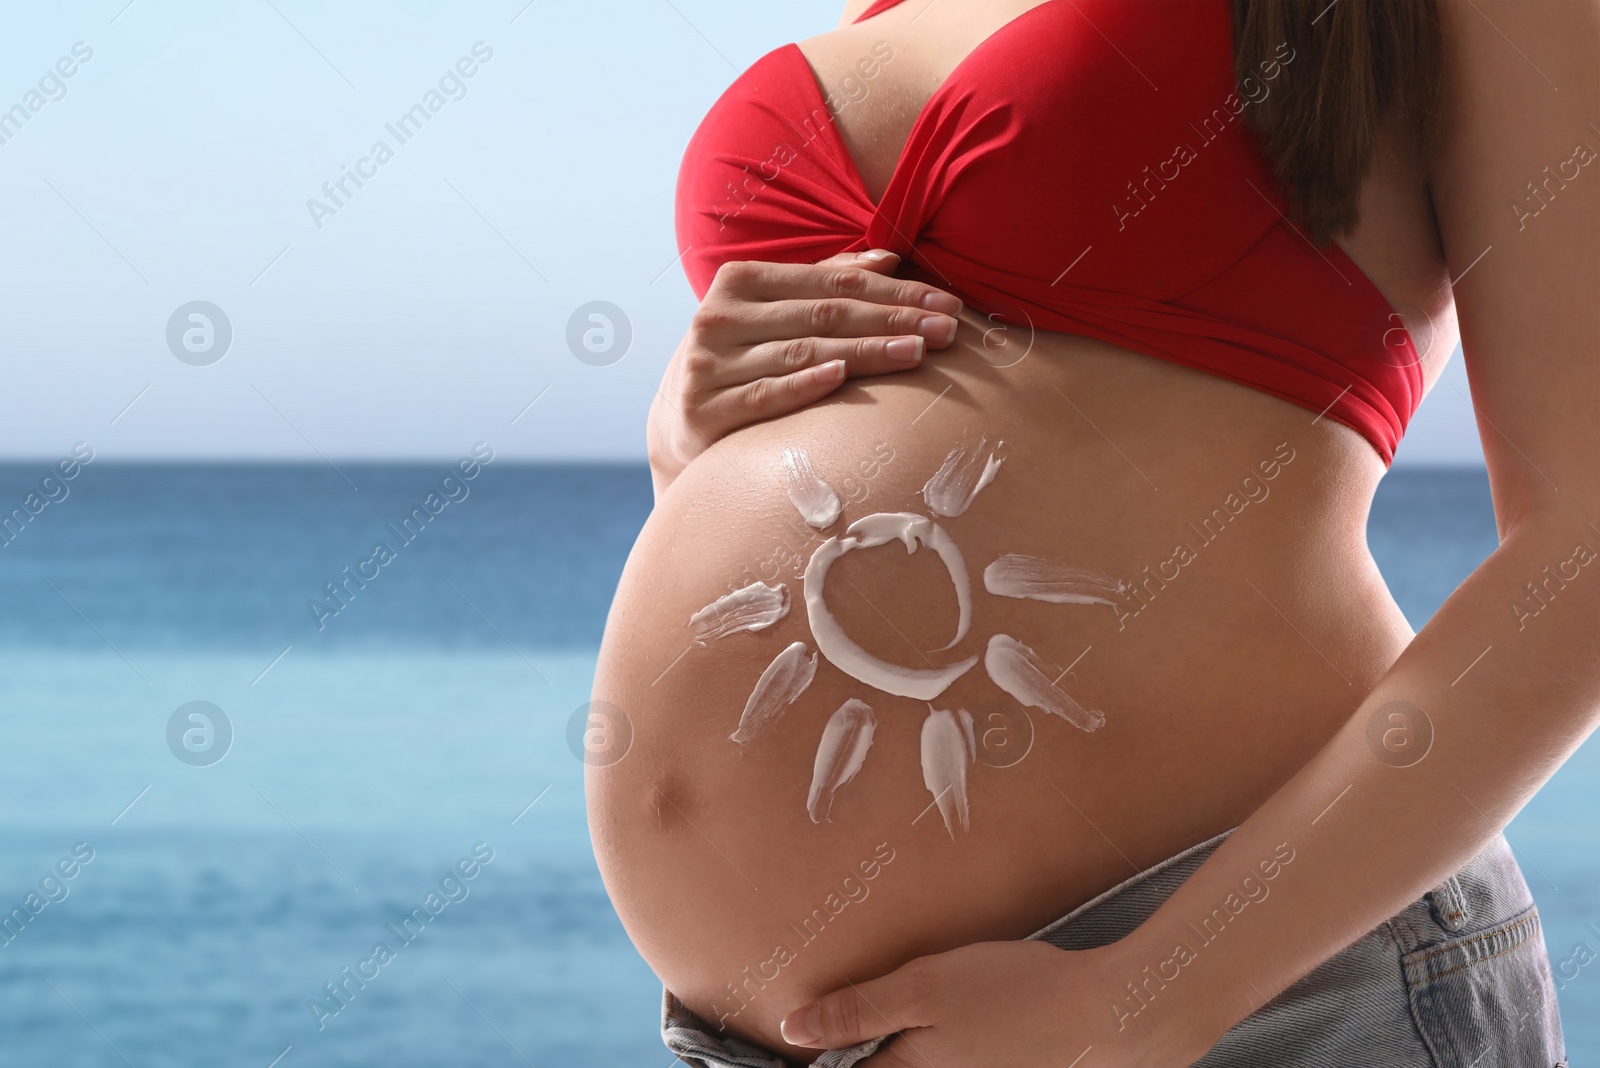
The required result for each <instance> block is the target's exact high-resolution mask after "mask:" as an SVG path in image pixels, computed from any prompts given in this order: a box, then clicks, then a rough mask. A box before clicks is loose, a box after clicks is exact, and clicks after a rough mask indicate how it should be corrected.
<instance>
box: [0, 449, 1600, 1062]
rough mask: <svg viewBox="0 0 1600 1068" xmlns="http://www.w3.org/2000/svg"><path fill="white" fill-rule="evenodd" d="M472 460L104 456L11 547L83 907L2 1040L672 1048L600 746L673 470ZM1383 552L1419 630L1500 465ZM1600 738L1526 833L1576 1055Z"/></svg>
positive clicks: (57, 1046) (5, 558) (1591, 1038)
mask: <svg viewBox="0 0 1600 1068" xmlns="http://www.w3.org/2000/svg"><path fill="white" fill-rule="evenodd" d="M452 466H453V465H451V464H447V463H439V464H421V465H383V466H372V465H368V466H362V465H345V464H340V465H339V468H338V469H334V468H332V467H329V466H326V465H319V466H277V465H231V466H220V465H213V466H206V465H194V466H177V465H149V466H145V465H123V466H118V465H112V464H107V463H102V462H98V461H97V462H95V463H93V464H91V465H89V466H88V467H86V468H84V469H83V471H82V472H81V473H80V475H79V477H77V478H76V479H74V480H72V482H71V483H69V484H68V488H69V491H70V492H69V493H68V494H67V496H66V497H65V498H63V499H60V500H58V501H55V502H53V503H50V504H49V505H48V507H46V508H45V509H44V510H43V511H41V512H40V513H39V514H38V515H37V516H35V517H34V518H33V519H32V520H31V521H30V522H29V523H28V524H27V525H26V526H25V527H23V528H22V530H21V532H20V533H16V534H14V535H13V537H12V540H11V541H10V542H9V544H7V545H6V546H5V547H4V548H0V604H3V605H4V608H5V610H4V612H3V613H0V754H3V761H0V908H3V910H4V911H5V912H9V911H10V909H11V908H13V907H16V906H17V905H20V904H21V903H22V902H23V900H24V898H25V897H26V896H27V895H28V894H29V893H30V891H32V892H38V893H40V894H41V897H40V900H44V899H46V897H52V898H55V900H50V901H49V902H48V903H47V904H46V905H45V907H44V908H43V910H42V911H40V912H39V914H38V915H37V916H35V917H33V919H32V920H31V921H30V922H29V923H28V924H27V925H26V926H25V927H23V928H22V929H21V930H20V932H19V933H16V934H15V935H13V936H11V940H10V942H9V943H8V944H4V945H0V1064H8V1065H9V1064H18V1065H22V1064H28V1065H33V1064H51V1065H56V1066H61V1068H78V1066H85V1068H87V1066H91V1065H93V1066H100V1065H121V1064H132V1065H136V1066H138V1068H201V1066H205V1068H210V1066H215V1065H254V1066H259V1068H269V1066H271V1065H273V1064H274V1062H276V1065H277V1066H278V1068H298V1066H302V1065H327V1066H345V1065H348V1066H370V1065H384V1066H386V1068H412V1066H415V1068H424V1066H426V1068H439V1066H444V1065H449V1066H452V1068H456V1066H473V1065H485V1066H493V1065H521V1064H533V1065H541V1066H542V1065H546V1064H574V1063H576V1064H585V1065H595V1066H612V1065H615V1066H619V1068H620V1066H628V1068H640V1066H643V1068H650V1066H651V1065H659V1066H660V1068H666V1066H667V1065H668V1064H670V1063H671V1061H672V1058H671V1057H670V1055H668V1054H667V1053H666V1051H665V1049H664V1048H663V1047H662V1046H661V1043H660V1039H659V1038H658V1037H657V1022H658V1014H659V1001H660V987H659V985H658V984H657V983H656V982H655V980H654V979H653V977H652V976H651V974H650V972H649V970H648V969H647V968H646V967H645V965H644V964H643V962H642V961H641V960H640V959H639V957H638V955H637V954H636V953H635V952H634V951H633V949H632V947H631V946H630V945H629V943H628V941H627V938H626V936H625V935H624V933H623V931H622V928H621V925H620V924H619V923H618V921H617V918H616V916H615V914H614V913H613V912H612V910H611V907H610V905H609V903H608V902H607V900H606V897H605V893H604V889H603V887H602V886H601V883H600V879H599V876H598V873H597V872H596V870H595V865H594V861H593V858H592V856H591V854H590V851H589V845H588V837H587V832H586V829H585V825H584V816H583V796H582V764H581V762H580V760H579V759H578V758H577V757H576V756H575V755H574V752H573V750H572V748H571V742H570V741H569V725H570V723H571V722H572V719H573V717H574V715H581V712H580V708H581V706H582V705H583V703H584V702H585V701H586V700H587V696H588V688H589V683H590V680H591V677H592V674H593V670H594V657H595V649H596V647H597V645H598V642H599V638H600V633H601V628H602V626H603V623H604V618H605V612H606V608H607V606H608V604H609V601H610V596H611V592H612V590H613V589H614V587H615V583H616V579H617V576H618V574H619V572H620V570H621V566H622V562H623V560H624V558H625V556H626V554H627V550H628V547H629V546H630V544H631V543H632V539H633V536H634V534H635V533H636V532H637V530H638V528H639V526H640V524H641V523H642V522H643V520H644V517H645V516H646V514H647V513H648V511H649V507H650V485H649V478H648V475H647V473H646V472H645V471H644V470H643V469H642V468H636V467H603V466H601V467H589V466H585V467H577V466H568V467H552V466H517V465H512V464H509V463H504V462H499V461H497V462H494V463H491V464H490V465H488V466H486V467H484V468H483V469H482V470H481V472H479V474H478V477H476V478H474V479H472V480H471V481H469V482H464V483H461V484H460V486H464V487H465V493H464V495H463V492H462V489H460V488H456V489H453V490H451V491H450V495H448V496H447V495H446V494H445V493H444V492H443V491H442V490H441V489H440V483H441V480H442V479H443V478H444V476H445V475H447V474H449V472H450V469H451V467H452ZM47 471H48V465H45V464H42V463H41V464H38V465H30V464H18V465H7V466H4V467H0V512H4V511H9V510H10V509H11V508H12V507H15V506H19V505H20V504H21V503H22V501H23V500H24V498H25V497H26V495H27V493H28V492H29V491H30V488H31V487H34V486H36V485H37V482H38V479H39V478H40V477H41V476H43V475H44V474H46V473H47ZM452 485H456V484H452ZM430 493H433V494H435V500H434V502H433V503H432V504H431V505H430V504H429V503H428V502H427V498H428V495H429V494H430ZM456 497H458V498H459V499H452V498H456ZM441 501H442V502H443V506H442V507H439V502H441ZM418 508H421V509H422V512H423V514H424V516H425V518H417V514H418V513H417V509H418ZM435 508H437V511H436V513H435V511H434V509H435ZM406 517H411V521H410V525H409V526H408V525H407V524H406V523H405V522H404V520H405V518H406ZM1371 543H1372V547H1373V552H1374V554H1375V555H1376V556H1377V558H1378V561H1379V563H1380V565H1381V566H1382V568H1383V570H1384V573H1385V575H1386V576H1387V577H1388V578H1389V580H1390V582H1391V584H1392V586H1393V588H1394V590H1395V593H1396V597H1397V599H1398V600H1399V601H1400V604H1401V606H1402V608H1403V609H1404V610H1405V611H1406V614H1407V616H1408V617H1409V618H1410V620H1411V622H1412V624H1413V626H1417V627H1420V626H1421V625H1422V624H1423V623H1424V622H1425V621H1426V620H1427V618H1428V616H1429V615H1430V614H1431V613H1432V612H1433V611H1434V609H1435V608H1437V606H1438V604H1439V603H1440V602H1441V601H1442V600H1443V599H1444V598H1445V597H1446V596H1447V595H1448V594H1449V592H1450V590H1451V589H1453V588H1454V586H1455V585H1456V584H1457V583H1458V582H1459V581H1460V580H1461V579H1462V578H1463V577H1465V575H1466V574H1467V573H1468V572H1470V570H1471V569H1472V568H1473V567H1474V566H1476V564H1477V563H1478V562H1479V561H1481V560H1482V559H1483V557H1484V556H1485V555H1487V553H1488V552H1490V551H1491V550H1492V549H1493V547H1494V544H1495V534H1494V525H1493V520H1492V516H1491V514H1490V512H1489V503H1488V491H1487V484H1486V482H1485V480H1484V477H1483V475H1482V473H1481V472H1474V471H1428V472H1408V471H1404V470H1402V471H1396V472H1393V473H1392V474H1391V475H1390V476H1389V478H1388V479H1386V480H1385V482H1384V484H1383V487H1382V489H1381V490H1380V493H1379V497H1378V501H1377V503H1376V505H1375V507H1374V512H1373V518H1372V525H1371ZM379 544H383V545H385V546H387V548H388V549H389V553H388V554H387V559H386V562H384V563H381V564H373V563H368V561H372V560H374V550H375V548H376V547H377V546H378V545H379ZM352 574H353V575H356V576H357V578H359V579H361V581H360V582H356V581H351V580H350V579H349V576H350V575H352ZM374 575H375V577H366V578H362V576H374ZM329 583H332V584H333V585H334V588H335V590H336V591H337V593H331V592H330V591H329V589H328V584H329ZM313 604H315V605H318V606H320V607H319V608H313V607H312V605H313ZM194 701H204V702H208V703H209V704H210V705H211V706H214V707H215V709H216V710H219V711H220V714H221V718H222V719H224V720H225V723H222V722H212V723H211V726H210V728H209V729H210V736H209V741H210V743H211V745H212V746H213V748H212V749H210V750H206V749H204V748H203V746H204V743H206V741H207V738H206V737H204V736H202V735H204V734H205V730H206V728H204V727H202V726H199V725H197V723H196V722H195V721H190V720H188V719H186V718H184V719H181V721H180V727H181V728H183V729H182V730H179V731H178V733H177V741H176V742H175V743H174V742H171V741H169V724H170V721H171V720H172V719H173V717H174V713H175V712H177V710H178V709H179V708H180V707H181V706H185V705H187V704H188V703H189V702H194ZM196 707H202V708H203V707H204V706H196ZM1508 714H1514V710H1508ZM207 715H208V717H209V718H210V719H212V720H216V719H217V718H218V717H216V716H213V715H211V714H210V713H207ZM224 728H225V729H226V732H229V733H231V739H230V740H228V741H227V750H226V756H225V757H224V758H223V759H221V760H220V761H216V762H214V763H207V761H208V760H209V758H210V757H211V756H213V755H214V754H215V753H216V751H217V750H216V747H217V746H218V745H220V744H221V736H222V734H223V733H224ZM189 730H201V732H202V735H197V736H191V739H190V741H191V743H193V744H195V745H198V746H201V748H200V749H199V750H191V749H189V748H186V747H185V744H184V742H183V740H182V735H183V734H184V733H185V732H186V731H189ZM176 752H182V753H187V754H189V760H190V761H191V762H189V763H186V762H184V760H181V759H180V758H179V757H178V756H177V755H175V753H176ZM1595 763H1596V758H1595V757H1594V755H1593V750H1592V747H1586V748H1585V750H1583V751H1580V753H1579V754H1578V756H1577V757H1576V758H1574V760H1573V761H1572V763H1571V764H1570V765H1569V766H1568V767H1567V768H1566V769H1565V770H1563V771H1562V772H1561V774H1560V775H1559V776H1558V777H1557V779H1556V780H1555V781H1554V782H1552V783H1551V784H1550V786H1548V787H1547V788H1546V789H1545V790H1544V791H1543V793H1541V795H1540V796H1539V798H1537V799H1536V800H1535V801H1534V802H1533V804H1531V805H1530V806H1529V807H1528V808H1527V809H1526V810H1525V811H1524V812H1523V813H1522V814H1521V815H1520V816H1519V817H1518V819H1517V821H1516V823H1515V824H1514V825H1513V827H1512V830H1511V832H1510V837H1511V839H1512V841H1513V844H1514V845H1515V846H1516V847H1517V849H1518V851H1519V855H1520V857H1521V860H1522V864H1523V867H1524V870H1525V871H1526V872H1527V875H1528V879H1529V882H1530V884H1531V885H1532V887H1533V890H1534V893H1535V895H1536V897H1537V898H1538V901H1539V904H1540V906H1541V909H1542V911H1543V914H1544V918H1545V923H1546V940H1547V942H1548V944H1549V947H1550V950H1551V955H1552V957H1553V958H1554V960H1555V962H1556V963H1557V965H1558V968H1560V966H1561V965H1563V964H1565V967H1564V968H1561V971H1562V974H1563V976H1564V979H1565V986H1564V988H1563V990H1562V993H1561V996H1562V1001H1563V1009H1564V1013H1565V1022H1566V1025H1567V1030H1568V1037H1569V1043H1570V1046H1571V1053H1572V1055H1573V1060H1574V1062H1576V1063H1582V1062H1583V1061H1584V1060H1585V1057H1584V1054H1585V1053H1586V1052H1594V1051H1600V1030H1597V1029H1596V1028H1595V1025H1594V1024H1592V1023H1590V1021H1591V1020H1594V1019H1596V1018H1600V892H1597V890H1596V887H1597V886H1600V879H1597V876H1600V863H1596V859H1595V858H1596V848H1595V847H1596V844H1597V843H1600V832H1597V831H1596V830H1595V828H1594V826H1593V819H1592V815H1591V814H1592V812H1593V810H1594V805H1595V801H1596V799H1597V796H1600V790H1597V788H1596V778H1595ZM80 843H82V845H81V846H80ZM75 847H78V848H79V850H80V855H82V854H83V853H85V852H86V851H89V850H92V854H93V859H92V860H89V861H88V862H87V863H76V862H73V863H69V864H68V865H67V866H66V867H67V868H68V869H70V870H73V872H74V874H73V875H72V877H71V878H70V879H69V878H64V877H62V876H61V874H60V869H58V868H57V865H58V863H60V862H61V861H62V860H63V858H68V859H69V860H70V858H72V856H73V850H74V848H75ZM485 856H488V857H491V858H492V859H488V860H487V862H486V863H485V862H482V861H481V860H479V859H477V858H481V857H485ZM463 861H466V864H465V868H466V870H471V871H472V872H473V875H472V877H471V878H466V877H464V875H463V874H462V871H463V868H462V867H461V865H462V863H463ZM41 886H43V887H44V889H45V890H48V894H46V893H45V892H44V890H41ZM430 894H431V895H433V896H432V897H431V898H430ZM434 910H437V911H434ZM1580 943H1581V944H1583V945H1584V946H1586V947H1587V950H1588V952H1577V949H1578V946H1579V944H1580ZM380 944H382V945H383V946H385V947H386V948H387V953H386V955H385V956H384V959H383V960H382V961H381V962H379V961H377V959H376V957H375V952H374V951H375V948H376V947H377V946H378V945H380ZM1591 957H1592V959H1593V961H1594V963H1592V964H1591V963H1588V961H1589V960H1590V959H1591ZM1580 961H1582V962H1583V963H1579V962H1580ZM352 975H353V976H355V977H356V978H355V979H352V978H351V976H352ZM363 976H365V977H366V978H363ZM330 987H331V988H332V993H330Z"/></svg>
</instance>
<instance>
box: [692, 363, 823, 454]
mask: <svg viewBox="0 0 1600 1068" xmlns="http://www.w3.org/2000/svg"><path fill="white" fill-rule="evenodd" d="M847 372H848V368H847V367H846V365H845V361H843V360H829V361H827V362H826V363H822V364H820V365H818V366H816V367H807V368H805V369H804V370H801V371H795V372H793V373H792V374H786V375H773V376H769V377H766V378H758V379H756V380H755V381H753V382H747V383H745V384H744V385H741V386H732V387H730V388H728V389H724V390H722V391H721V392H719V393H717V394H716V395H715V396H713V397H712V398H711V399H710V400H708V401H706V402H705V404H703V405H702V406H701V418H702V419H703V420H706V421H709V422H710V423H711V424H712V426H713V427H714V428H715V430H716V433H717V435H718V436H721V435H722V434H726V433H730V432H731V431H733V430H736V429H738V428H739V427H742V426H748V425H749V424H751V423H755V422H759V421H760V420H762V419H772V418H774V417H775V416H779V415H786V414H788V413H789V412H792V411H796V410H797V409H800V408H804V407H805V406H806V405H808V404H815V403H816V402H817V401H819V400H821V399H822V398H823V397H826V396H827V395H828V394H830V393H832V392H833V391H834V390H836V389H838V388H839V383H841V382H843V381H844V380H845V377H846V374H847Z"/></svg>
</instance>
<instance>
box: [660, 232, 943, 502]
mask: <svg viewBox="0 0 1600 1068" xmlns="http://www.w3.org/2000/svg"><path fill="white" fill-rule="evenodd" d="M899 263H900V258H899V257H898V256H896V255H895V254H894V253H892V252H886V251H883V250H881V249H871V250H868V251H865V252H852V253H845V254H843V255H839V256H835V257H833V258H832V259H827V260H823V261H822V262H821V263H728V264H724V265H723V267H722V269H721V270H719V271H718V272H717V277H716V280H715V281H713V282H712V283H711V288H710V290H708V291H707V293H706V297H705V300H704V301H702V302H701V304H700V308H699V310H698V311H696V312H695V315H694V319H693V321H692V322H691V323H690V325H689V332H688V333H687V334H685V335H684V338H683V342H682V343H681V344H680V345H679V346H678V350H677V352H675V353H673V355H672V361H671V362H670V363H669V364H668V365H667V373H666V375H665V376H664V377H663V379H662V382H661V388H660V389H659V390H657V393H656V399H655V400H654V401H653V402H652V403H651V405H650V421H649V424H648V426H647V428H646V442H647V445H648V449H649V455H650V470H651V473H652V475H653V477H654V479H655V484H656V493H657V494H658V495H659V494H660V493H661V491H662V490H664V489H665V488H666V487H667V485H668V484H669V483H671V481H672V480H673V479H674V478H676V477H677V476H678V474H679V472H681V471H682V470H683V469H684V468H685V467H686V466H688V464H689V461H691V460H693V459H694V458H695V457H696V456H698V455H700V454H701V453H702V452H704V451H705V450H706V449H708V448H710V447H711V445H712V443H714V442H715V441H717V440H718V439H719V438H722V437H724V436H726V435H727V434H730V433H732V432H733V431H735V430H737V429H739V428H740V427H742V426H746V425H748V424H750V423H754V422H758V421H760V420H762V419H770V418H772V417H773V416H777V415H783V414H784V413H786V412H792V411H794V410H795V409H797V408H804V407H805V406H806V405H808V404H813V403H815V402H816V401H819V400H821V399H822V398H823V397H825V396H827V395H828V394H829V393H831V392H833V391H834V390H835V389H837V388H838V386H839V384H840V383H841V382H843V381H844V380H845V378H847V377H850V376H859V375H881V374H888V373H890V372H893V371H904V370H908V369H910V368H912V367H916V366H918V365H919V364H920V363H921V362H922V357H923V354H924V353H925V351H926V350H927V349H929V348H933V349H942V348H945V347H947V346H949V345H950V343H951V342H952V341H954V340H955V334H956V319H955V316H956V314H957V313H958V312H960V311H961V301H960V299H958V298H957V297H955V296H953V295H951V294H949V293H946V292H944V291H942V290H939V289H936V288H934V287H933V286H929V285H924V284H923V283H921V282H912V281H908V280H905V279H900V278H894V277H890V272H891V271H893V270H894V269H895V267H897V266H898V265H899Z"/></svg>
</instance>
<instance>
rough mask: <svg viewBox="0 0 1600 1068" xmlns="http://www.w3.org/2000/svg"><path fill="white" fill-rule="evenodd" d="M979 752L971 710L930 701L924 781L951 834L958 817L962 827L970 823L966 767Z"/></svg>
mask: <svg viewBox="0 0 1600 1068" xmlns="http://www.w3.org/2000/svg"><path fill="white" fill-rule="evenodd" d="M957 715H959V716H960V718H959V719H957V718H956V717H957ZM976 755H977V746H976V745H975V744H974V743H973V734H972V713H970V712H968V711H967V710H966V709H960V710H959V712H947V711H944V710H943V709H937V708H934V707H933V706H932V705H929V706H928V718H927V719H925V720H923V721H922V784H923V785H924V786H926V787H927V788H928V792H929V793H931V794H933V800H934V803H935V804H937V805H938V806H939V815H941V816H943V817H944V828H945V830H947V831H949V832H950V837H951V838H954V837H955V836H956V823H957V821H959V822H960V823H961V829H962V830H963V831H964V830H966V829H967V827H968V818H967V768H968V767H969V766H970V765H971V764H972V761H973V759H974V758H975V757H976Z"/></svg>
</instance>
